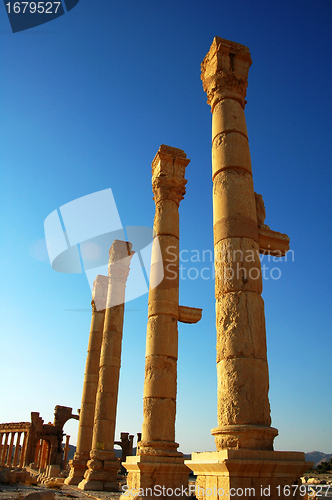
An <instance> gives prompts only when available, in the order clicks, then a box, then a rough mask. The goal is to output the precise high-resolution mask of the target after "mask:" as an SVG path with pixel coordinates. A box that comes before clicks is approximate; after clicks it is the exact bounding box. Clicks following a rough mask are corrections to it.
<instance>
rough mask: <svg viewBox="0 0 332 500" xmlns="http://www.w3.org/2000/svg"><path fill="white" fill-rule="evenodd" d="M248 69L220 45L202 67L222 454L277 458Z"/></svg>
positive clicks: (238, 52)
mask: <svg viewBox="0 0 332 500" xmlns="http://www.w3.org/2000/svg"><path fill="white" fill-rule="evenodd" d="M215 40H216V39H215ZM219 40H220V39H219ZM250 65H251V58H250V53H249V50H248V49H247V48H246V47H243V46H242V45H239V44H232V43H231V42H227V43H223V42H219V41H217V42H215V43H214V45H213V46H212V48H211V50H210V52H209V53H208V55H207V56H206V58H205V59H204V61H203V63H202V80H203V86H204V90H205V91H206V92H207V95H208V103H209V104H210V105H211V111H212V179H213V218H214V220H213V229H214V252H215V275H216V280H215V294H216V327H217V374H218V424H219V425H218V427H217V428H216V429H214V430H213V431H212V434H213V435H214V436H215V440H216V445H217V450H221V449H224V448H256V449H269V450H272V448H273V439H274V437H275V436H276V435H277V433H278V431H277V430H276V429H273V428H271V427H270V425H271V417H270V405H269V399H268V390H269V375H268V365H267V357H266V333H265V321H264V302H263V299H262V298H261V293H262V278H261V265H260V259H259V232H258V224H257V215H256V197H255V192H254V187H253V180H252V171H251V161H250V151H249V143H248V135H247V127H246V121H245V116H244V106H245V100H244V99H245V95H246V89H247V78H248V72H249V67H250Z"/></svg>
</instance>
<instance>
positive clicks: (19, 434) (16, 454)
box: [13, 432, 22, 467]
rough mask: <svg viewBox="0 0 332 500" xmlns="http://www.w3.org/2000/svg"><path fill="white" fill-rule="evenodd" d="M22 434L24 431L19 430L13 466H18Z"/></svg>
mask: <svg viewBox="0 0 332 500" xmlns="http://www.w3.org/2000/svg"><path fill="white" fill-rule="evenodd" d="M21 434H22V432H18V433H17V438H16V444H15V452H14V459H13V467H17V457H18V452H19V450H20V440H21Z"/></svg>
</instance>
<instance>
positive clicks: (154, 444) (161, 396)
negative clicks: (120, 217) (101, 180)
mask: <svg viewBox="0 0 332 500" xmlns="http://www.w3.org/2000/svg"><path fill="white" fill-rule="evenodd" d="M189 161H190V160H188V159H187V157H186V154H185V153H184V151H182V150H181V149H176V148H171V147H169V146H164V145H162V146H160V148H159V151H158V153H157V154H156V156H155V158H154V160H153V162H152V188H153V193H154V201H155V204H156V211H155V218H154V233H155V237H154V242H153V249H152V257H151V272H150V289H149V309H148V325H147V335H146V358H145V379H144V394H143V427H142V439H141V441H140V442H139V443H138V452H137V456H136V457H127V459H126V462H125V463H123V464H122V465H123V466H124V467H125V468H126V469H127V471H128V477H127V486H128V488H129V491H131V492H132V493H131V494H130V495H129V497H130V498H131V499H132V500H133V499H134V498H136V500H137V499H138V498H144V497H143V496H141V497H139V496H137V495H139V493H136V496H135V493H134V492H135V491H136V492H138V490H139V489H140V488H142V489H143V491H146V488H150V489H151V491H153V488H154V487H155V486H156V485H157V486H160V487H165V488H170V489H173V491H175V490H176V491H178V490H177V488H179V490H180V491H184V488H186V487H187V486H188V476H189V470H188V468H187V467H186V466H185V465H184V460H183V454H182V453H180V452H178V451H177V448H178V443H176V442H175V416H176V392H177V358H178V319H179V212H178V210H179V204H180V201H181V200H182V199H183V196H184V194H185V192H186V191H185V185H186V182H187V181H186V180H185V178H184V175H185V168H186V166H187V165H188V163H189ZM162 269H163V272H164V276H163V278H162V273H161V271H162ZM163 491H165V490H163ZM168 491H169V490H168ZM126 493H127V492H126ZM145 494H146V493H143V495H145ZM122 499H123V500H128V495H127V494H126V495H123V496H122Z"/></svg>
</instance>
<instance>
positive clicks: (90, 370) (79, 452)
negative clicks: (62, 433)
mask: <svg viewBox="0 0 332 500" xmlns="http://www.w3.org/2000/svg"><path fill="white" fill-rule="evenodd" d="M108 281H109V278H108V276H102V275H98V276H97V277H96V279H95V281H94V283H93V289H92V301H91V305H92V316H91V327H90V336H89V345H88V354H87V358H86V365H85V373H84V382H83V394H82V403H81V410H80V418H79V426H78V436H77V447H76V452H75V455H74V458H73V460H70V462H69V465H70V472H69V476H68V477H67V478H66V479H65V484H74V485H77V484H79V483H80V482H81V481H82V480H83V478H84V474H85V471H86V467H87V466H86V464H87V461H88V460H89V458H90V450H91V447H92V433H93V421H94V414H95V405H96V394H97V387H98V379H99V360H100V351H101V342H102V337H103V330H104V320H105V310H106V298H107V290H108Z"/></svg>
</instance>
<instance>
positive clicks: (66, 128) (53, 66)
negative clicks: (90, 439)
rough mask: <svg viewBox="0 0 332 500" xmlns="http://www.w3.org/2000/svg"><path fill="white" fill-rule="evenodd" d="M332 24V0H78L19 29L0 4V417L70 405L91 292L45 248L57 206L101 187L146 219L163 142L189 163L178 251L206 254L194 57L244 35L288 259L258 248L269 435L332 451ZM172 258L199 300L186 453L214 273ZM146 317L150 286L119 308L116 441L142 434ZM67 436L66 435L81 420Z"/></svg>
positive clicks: (210, 444) (210, 336) (255, 138)
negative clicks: (56, 266)
mask: <svg viewBox="0 0 332 500" xmlns="http://www.w3.org/2000/svg"><path fill="white" fill-rule="evenodd" d="M331 27H332V2H331V0H318V1H316V2H313V1H311V2H310V1H307V0H305V1H298V0H287V1H285V0H278V1H275V0H269V1H258V0H250V1H248V0H247V1H244V0H232V1H227V2H226V1H210V0H207V1H205V2H203V1H202V0H200V1H195V0H191V1H187V0H184V1H181V0H180V1H179V0H178V1H175V0H168V1H167V2H160V1H154V2H152V1H145V0H142V1H140V2H137V1H132V0H129V1H125V2H112V1H109V0H107V1H106V0H99V1H98V2H93V1H91V0H90V1H89V0H80V2H79V4H78V5H77V7H75V8H74V9H73V10H72V11H71V12H69V13H68V14H66V15H64V16H62V17H60V18H58V19H56V20H54V21H52V22H50V23H48V24H45V25H43V26H40V27H37V28H34V29H31V30H27V31H24V32H19V33H16V34H13V33H12V32H11V29H10V25H9V21H8V18H7V16H6V11H5V7H2V8H1V9H0V38H1V47H2V49H1V54H0V58H1V69H2V71H1V74H2V76H1V79H0V95H1V138H2V141H1V148H0V152H1V169H2V174H1V188H0V189H1V205H2V209H3V211H2V216H1V221H2V230H1V234H2V237H3V238H2V248H1V260H0V265H1V275H2V286H1V308H2V312H1V315H0V332H1V333H0V335H1V344H0V345H1V368H0V370H1V372H0V381H1V383H0V402H1V403H0V404H1V408H0V422H10V421H28V420H30V412H31V411H38V412H40V414H41V416H42V417H43V418H44V420H45V422H48V421H53V410H54V406H55V405H56V404H60V405H65V406H71V407H73V409H74V410H76V409H77V408H79V407H80V402H81V394H82V383H83V374H84V366H85V359H86V349H87V343H88V335H89V327H90V317H91V312H90V311H91V306H90V301H91V292H90V289H89V286H88V282H87V279H86V276H85V275H84V274H61V273H57V272H55V271H53V270H52V268H51V266H50V264H49V262H48V259H47V255H46V253H45V242H44V228H43V226H44V220H45V218H46V217H47V216H48V215H49V214H50V213H51V212H52V211H53V210H55V209H57V208H58V207H60V206H61V205H63V204H65V203H68V202H70V201H72V200H75V199H76V198H79V197H81V196H85V195H87V194H90V193H94V192H97V191H100V190H103V189H107V188H111V189H112V191H113V194H114V197H115V200H116V204H117V207H118V211H119V214H120V217H121V221H122V224H123V225H127V226H129V225H131V226H135V225H137V226H150V227H152V224H153V217H154V202H153V200H152V190H151V161H152V159H153V157H154V156H155V153H156V152H157V150H158V148H159V146H160V144H167V145H170V146H174V147H178V148H181V149H183V150H184V151H185V152H186V153H187V156H188V158H190V159H191V163H190V164H189V166H188V167H187V176H186V177H187V179H188V184H187V194H186V197H185V199H184V201H182V203H181V206H180V227H181V237H180V246H181V249H182V250H188V252H189V255H190V252H191V251H192V250H198V252H199V254H200V256H201V257H202V252H203V250H212V248H213V234H212V194H211V189H212V180H211V153H210V151H211V149H210V148H211V113H210V107H209V106H208V105H207V104H206V95H205V93H204V92H203V89H202V84H201V80H200V63H201V61H202V60H203V58H204V56H205V54H206V53H207V52H208V50H209V47H210V45H211V43H212V40H213V37H214V36H220V37H222V38H226V39H229V40H232V41H235V42H238V43H242V44H243V45H246V46H248V47H249V49H250V52H251V56H252V60H253V64H252V66H251V69H250V72H249V86H248V92H247V101H248V104H247V106H246V110H245V112H246V119H247V126H248V132H249V140H250V149H251V157H252V165H253V175H254V184H255V190H256V192H258V193H261V194H262V195H263V197H264V201H265V206H266V212H267V219H266V223H267V224H268V225H269V226H270V227H271V229H274V230H277V231H281V232H285V233H287V234H288V235H289V236H290V238H291V248H292V250H293V251H294V259H292V258H291V257H292V256H290V257H289V259H288V261H287V262H286V263H285V262H281V263H280V262H278V263H275V262H273V261H270V262H269V261H268V259H267V257H265V258H264V259H265V260H264V262H265V264H266V266H268V267H269V269H270V270H272V268H275V267H278V268H279V269H280V270H281V277H280V279H278V280H275V279H272V278H271V277H270V274H269V272H270V271H269V272H268V274H267V275H268V277H270V279H266V280H265V281H264V283H263V286H264V292H263V297H264V300H265V308H266V324H267V344H268V360H269V370H270V403H271V414H272V425H273V426H274V427H277V428H278V429H279V437H277V438H276V440H275V449H279V450H300V451H312V450H314V449H317V450H320V451H322V452H325V453H331V452H332V435H331V434H332V433H331V420H332V400H331V387H332V375H331V353H332V350H331V323H332V312H331V311H332V308H331V259H330V255H329V253H330V249H331V244H332V241H331V240H332V238H331V185H332V183H331V181H332V172H331V116H332V105H331V77H332V66H331V60H332V58H331V49H332V30H331ZM102 216H104V217H107V214H102ZM187 255H188V254H187ZM182 265H183V266H184V267H185V268H186V271H185V272H184V277H185V278H186V279H183V280H181V282H180V299H181V301H180V302H181V304H183V305H190V306H195V307H201V308H203V318H202V320H201V322H200V323H198V324H197V325H183V324H180V325H179V361H178V405H177V423H176V439H177V441H178V442H179V443H180V447H179V448H180V450H181V451H183V452H187V453H188V452H192V451H205V450H214V449H215V445H214V439H213V438H212V436H211V435H210V430H211V428H212V427H215V426H216V425H217V409H216V404H217V389H216V386H217V383H216V362H215V356H216V354H215V342H216V340H215V337H216V334H215V312H214V282H213V279H208V280H203V279H200V278H199V279H197V280H190V279H189V278H188V276H187V274H186V273H187V271H188V269H189V268H190V267H196V268H197V269H198V270H199V271H200V270H201V269H202V268H203V267H206V266H210V267H211V266H212V263H211V262H208V263H206V262H205V263H204V262H190V261H189V262H182ZM207 274H208V273H207ZM275 275H276V274H275ZM210 276H211V278H212V275H210ZM146 323H147V295H144V296H142V297H140V298H139V299H136V300H134V301H131V302H129V303H128V304H127V305H126V314H125V325H124V336H123V356H122V368H121V377H120V390H119V400H118V423H117V430H116V436H117V438H118V437H119V433H120V432H121V431H127V432H130V433H133V434H134V433H135V434H136V433H137V432H140V431H141V426H142V394H143V380H144V352H145V334H146ZM65 432H67V433H68V434H71V436H72V439H71V442H72V443H73V444H75V443H76V436H77V422H74V421H73V422H70V423H68V424H67V425H66V427H65ZM135 442H136V441H135Z"/></svg>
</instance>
